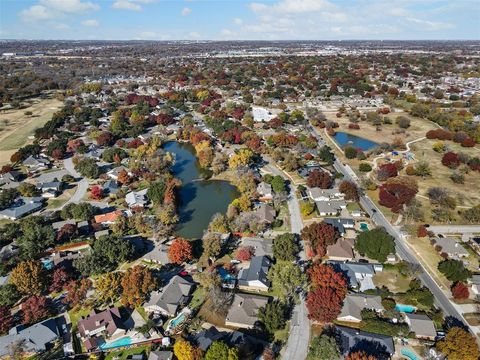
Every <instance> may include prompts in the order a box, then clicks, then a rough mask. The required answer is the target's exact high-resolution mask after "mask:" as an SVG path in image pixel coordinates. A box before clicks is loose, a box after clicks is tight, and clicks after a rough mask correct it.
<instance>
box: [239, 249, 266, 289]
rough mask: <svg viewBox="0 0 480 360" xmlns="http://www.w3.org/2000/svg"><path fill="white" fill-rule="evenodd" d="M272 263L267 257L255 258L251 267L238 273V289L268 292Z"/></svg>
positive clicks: (251, 262) (251, 261)
mask: <svg viewBox="0 0 480 360" xmlns="http://www.w3.org/2000/svg"><path fill="white" fill-rule="evenodd" d="M271 266H272V262H271V261H270V259H269V258H268V257H267V256H254V257H253V258H252V259H251V260H250V266H249V267H248V268H244V269H242V270H240V272H239V273H238V287H239V288H240V289H243V290H247V291H268V289H269V288H270V281H269V280H268V278H267V274H268V270H269V269H270V267H271Z"/></svg>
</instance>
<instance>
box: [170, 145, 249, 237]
mask: <svg viewBox="0 0 480 360" xmlns="http://www.w3.org/2000/svg"><path fill="white" fill-rule="evenodd" d="M163 148H164V150H166V151H168V152H170V153H172V154H174V155H175V164H174V165H173V166H172V169H171V170H172V173H173V175H174V176H175V177H176V178H178V179H180V180H181V181H182V187H181V188H180V190H179V192H178V195H179V198H180V203H179V209H178V212H179V216H180V222H179V224H178V225H177V228H176V233H177V234H178V235H179V236H182V237H184V238H186V239H197V238H201V237H202V235H203V231H204V230H206V229H207V227H208V224H209V223H210V220H211V219H212V216H213V215H214V214H215V213H222V214H223V213H225V211H226V210H227V208H228V205H229V204H230V203H231V202H232V201H233V200H234V199H235V198H237V197H238V196H239V193H238V190H237V188H236V187H235V186H233V185H232V184H230V183H229V182H228V181H221V180H203V179H202V178H203V177H204V176H205V175H206V171H205V170H204V169H202V168H201V167H200V165H199V163H198V160H197V157H196V155H195V149H194V147H193V146H192V145H190V144H186V143H179V142H176V141H171V142H168V143H166V144H165V145H164V146H163Z"/></svg>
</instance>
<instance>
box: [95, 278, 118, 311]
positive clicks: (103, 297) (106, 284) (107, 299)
mask: <svg viewBox="0 0 480 360" xmlns="http://www.w3.org/2000/svg"><path fill="white" fill-rule="evenodd" d="M95 289H96V290H97V293H98V301H100V302H101V303H103V304H113V303H114V302H115V301H117V299H118V298H119V297H120V295H121V290H122V274H121V273H119V272H109V273H106V274H105V275H104V276H102V277H101V278H99V279H98V280H97V281H96V282H95Z"/></svg>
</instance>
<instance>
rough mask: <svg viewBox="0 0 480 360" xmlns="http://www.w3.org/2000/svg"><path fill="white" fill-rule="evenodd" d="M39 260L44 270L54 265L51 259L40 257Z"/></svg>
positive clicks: (50, 268)
mask: <svg viewBox="0 0 480 360" xmlns="http://www.w3.org/2000/svg"><path fill="white" fill-rule="evenodd" d="M41 262H42V265H43V267H44V268H45V269H46V270H52V269H53V267H54V266H55V264H54V263H53V261H52V260H50V259H42V260H41Z"/></svg>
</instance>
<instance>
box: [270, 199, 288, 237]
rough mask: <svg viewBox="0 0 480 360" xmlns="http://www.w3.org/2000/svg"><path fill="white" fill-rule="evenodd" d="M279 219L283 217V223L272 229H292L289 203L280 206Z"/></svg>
mask: <svg viewBox="0 0 480 360" xmlns="http://www.w3.org/2000/svg"><path fill="white" fill-rule="evenodd" d="M277 219H281V220H282V221H283V222H282V225H281V226H278V227H274V228H273V229H272V230H274V231H290V213H289V211H288V206H287V204H283V205H282V206H281V207H280V210H279V212H278V215H277Z"/></svg>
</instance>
